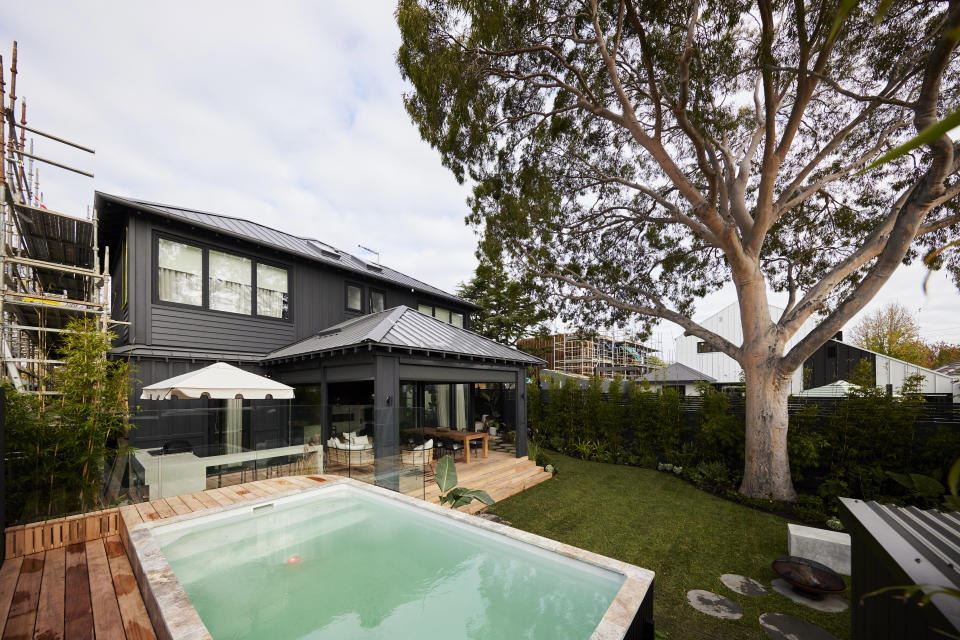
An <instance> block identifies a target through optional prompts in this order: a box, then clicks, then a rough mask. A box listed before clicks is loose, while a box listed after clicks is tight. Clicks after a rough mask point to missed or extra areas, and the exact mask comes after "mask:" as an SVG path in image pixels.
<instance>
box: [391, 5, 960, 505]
mask: <svg viewBox="0 0 960 640" xmlns="http://www.w3.org/2000/svg"><path fill="white" fill-rule="evenodd" d="M839 4H840V3H838V2H835V1H830V0H826V1H823V2H818V3H813V4H807V3H802V2H796V1H793V2H789V1H786V0H758V1H757V2H746V1H731V0H720V1H716V2H710V3H700V2H698V1H697V0H685V1H683V2H679V1H663V2H645V3H640V2H637V1H636V0H605V1H600V0H542V1H529V0H500V1H498V2H490V3H479V2H473V1H472V0H469V1H468V0H400V3H399V6H398V9H397V21H398V24H399V26H400V30H401V35H402V44H401V47H400V50H399V52H398V58H397V59H398V64H399V66H400V69H401V72H402V73H403V75H404V76H405V78H406V79H408V80H409V82H410V83H411V85H412V87H413V90H412V91H411V92H410V93H409V94H408V95H407V96H406V106H407V110H408V112H409V113H410V115H411V117H412V119H413V120H414V122H415V123H416V124H417V126H418V127H419V130H420V133H421V136H422V137H423V138H424V139H425V140H427V141H428V142H429V143H430V144H432V145H433V146H434V147H435V148H437V149H438V150H439V152H440V154H441V157H442V161H443V163H444V164H445V165H446V166H447V167H449V168H450V169H451V171H452V172H453V173H454V174H455V175H456V176H457V178H459V179H461V180H468V179H469V180H470V181H471V182H472V183H473V185H474V188H473V196H472V198H471V201H470V204H471V207H472V214H471V217H470V220H471V222H472V223H473V224H475V225H476V227H477V228H478V229H479V230H480V233H481V236H482V242H496V243H498V244H499V245H501V246H502V247H503V249H504V251H505V254H506V255H507V256H508V259H509V261H510V263H511V264H512V265H513V266H514V267H515V268H517V269H518V270H519V271H521V272H524V273H531V274H533V275H534V276H535V277H536V278H537V279H538V282H540V283H541V284H542V285H543V286H544V287H545V288H546V290H547V291H548V292H549V293H550V294H551V295H552V296H553V297H554V299H555V300H557V301H560V302H562V303H563V305H564V306H563V309H564V313H565V314H568V315H569V316H570V317H582V316H583V315H585V314H589V315H591V316H592V317H594V318H596V319H598V320H599V319H602V320H604V321H605V322H607V323H618V322H621V321H624V320H626V319H627V318H633V317H635V316H637V315H640V316H642V317H644V318H646V319H648V321H650V322H652V321H654V320H655V319H665V320H668V321H671V322H674V323H676V324H678V325H679V326H681V327H682V328H683V329H684V330H685V331H686V333H688V334H692V335H696V336H698V337H700V338H701V339H702V340H704V341H706V342H708V343H709V344H711V345H712V346H713V347H714V348H715V349H716V350H718V351H721V352H723V353H725V354H727V355H728V356H730V357H732V358H734V359H735V360H737V361H738V362H739V363H740V365H741V366H742V367H743V368H744V371H745V377H746V386H747V413H748V420H747V423H748V427H747V429H748V433H747V438H746V447H747V452H746V469H745V474H744V486H743V487H742V488H743V490H744V491H746V492H748V493H750V494H751V495H757V496H761V495H762V496H773V497H780V498H784V499H790V498H791V497H792V496H793V491H792V487H790V486H789V473H788V469H787V468H785V467H787V461H786V438H785V437H784V434H785V431H786V395H787V393H788V384H789V378H790V376H791V375H792V373H793V372H794V371H796V370H797V369H798V368H799V367H801V365H802V364H803V362H804V361H805V360H806V358H807V357H809V356H810V355H811V354H812V353H813V351H815V350H816V348H817V347H819V346H820V345H821V344H823V343H824V342H825V341H826V340H827V339H829V338H830V337H831V336H832V335H833V334H834V333H836V332H837V331H838V330H839V329H840V328H841V327H842V326H843V325H844V324H845V323H846V322H847V320H849V319H850V318H852V317H853V316H854V315H855V314H856V313H857V312H859V311H860V310H861V309H862V308H863V307H864V306H865V305H866V304H867V302H869V300H870V299H871V298H872V297H873V296H874V295H875V294H876V292H877V291H878V290H879V289H880V287H882V286H883V284H884V283H885V282H886V281H887V280H888V279H889V277H890V275H891V274H892V273H893V271H894V270H895V269H896V268H897V266H898V265H900V264H901V263H903V262H910V261H913V260H915V259H917V258H918V257H920V256H922V255H925V254H927V253H929V252H930V251H931V250H932V249H934V248H942V247H943V246H944V245H946V244H948V243H950V242H951V241H953V240H955V239H956V238H958V237H960V208H958V203H957V195H958V194H960V180H958V171H960V148H958V143H956V142H954V141H952V140H951V139H950V138H949V137H947V136H945V135H942V136H940V137H935V138H934V139H932V140H929V141H927V143H926V144H924V145H922V146H920V147H918V148H916V149H914V150H913V151H911V152H910V153H907V154H905V155H903V156H900V157H899V158H896V159H894V160H893V161H891V162H888V163H886V164H883V165H881V166H879V167H878V168H873V169H871V170H870V171H864V169H865V168H866V167H868V166H869V165H870V164H871V162H872V161H874V160H876V159H877V158H879V157H880V156H881V155H883V153H884V152H885V151H886V150H888V149H890V148H891V147H894V146H896V145H898V144H899V143H901V142H904V141H905V140H907V139H908V138H910V137H911V136H913V135H914V134H915V133H916V132H918V131H921V130H923V129H925V128H926V127H928V126H929V125H931V124H933V123H935V122H936V121H937V119H938V116H939V115H940V114H941V113H944V112H945V111H947V110H955V109H956V108H957V105H958V91H960V60H958V56H957V39H958V37H960V2H958V1H957V0H953V1H952V2H916V1H903V2H894V3H890V2H887V1H886V0H874V1H870V2H860V3H854V6H853V8H852V10H850V11H849V12H847V13H845V14H842V15H841V13H842V12H839V11H838V6H839ZM842 4H843V6H844V7H845V8H849V7H850V4H851V3H849V2H844V3H842ZM838 16H839V19H838ZM878 16H879V17H880V19H879V20H875V18H876V17H878ZM931 265H932V266H933V267H934V268H938V269H947V270H949V271H950V273H951V274H952V275H953V277H954V279H955V280H957V281H958V283H960V248H958V247H957V246H953V247H950V248H949V249H947V250H945V251H942V252H940V253H938V254H937V256H936V259H935V260H934V261H933V262H932V263H931ZM727 283H732V284H733V286H734V287H735V289H736V292H737V296H738V300H739V303H740V310H741V318H742V328H743V342H742V343H741V344H734V343H732V342H731V341H730V340H728V339H727V338H725V337H723V336H720V335H717V334H716V333H714V332H712V331H709V330H707V329H706V328H704V327H702V326H700V325H699V324H697V323H696V322H694V321H693V320H692V317H691V316H692V314H693V312H694V310H695V304H696V301H697V300H698V299H699V298H701V297H702V296H704V295H705V294H707V293H709V292H711V291H716V290H718V289H720V288H721V287H723V286H724V285H725V284H727ZM769 290H772V291H774V292H781V293H783V294H784V295H785V296H786V297H787V304H786V305H785V306H786V308H785V311H784V312H783V314H782V315H780V316H779V317H773V316H772V313H771V310H770V307H769V304H768V295H769V294H768V292H769ZM813 316H817V317H818V319H819V324H818V326H817V327H816V328H815V329H814V330H813V331H812V332H810V333H809V334H807V335H806V336H804V337H802V338H800V339H799V340H796V341H795V342H794V343H791V346H790V348H789V349H788V348H787V346H786V345H787V342H788V341H789V340H790V339H791V338H792V337H793V336H794V335H795V334H796V333H797V331H798V330H799V329H800V327H801V326H802V325H803V323H804V322H805V321H806V320H808V319H809V318H811V317H813Z"/></svg>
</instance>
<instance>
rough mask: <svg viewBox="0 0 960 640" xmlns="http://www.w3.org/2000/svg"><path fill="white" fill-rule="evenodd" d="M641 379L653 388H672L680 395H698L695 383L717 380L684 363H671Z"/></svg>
mask: <svg viewBox="0 0 960 640" xmlns="http://www.w3.org/2000/svg"><path fill="white" fill-rule="evenodd" d="M641 379H642V380H644V381H646V382H648V383H649V384H650V387H651V388H653V389H674V390H675V391H677V392H678V393H679V394H680V395H681V396H696V395H700V392H699V390H698V389H697V385H698V384H701V383H704V382H706V383H708V384H715V383H716V382H717V380H716V379H715V378H712V377H710V376H708V375H707V374H705V373H701V372H699V371H696V370H694V369H691V368H690V367H688V366H687V365H685V364H680V363H679V362H674V363H673V364H671V365H669V366H667V367H664V368H663V369H658V370H657V371H653V372H651V373H647V374H645V375H644V376H643V377H642V378H641Z"/></svg>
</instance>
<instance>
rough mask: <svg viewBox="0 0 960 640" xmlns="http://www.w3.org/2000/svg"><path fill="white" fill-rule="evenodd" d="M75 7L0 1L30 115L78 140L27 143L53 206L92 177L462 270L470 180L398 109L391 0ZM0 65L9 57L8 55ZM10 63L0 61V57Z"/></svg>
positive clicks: (450, 282)
mask: <svg viewBox="0 0 960 640" xmlns="http://www.w3.org/2000/svg"><path fill="white" fill-rule="evenodd" d="M357 7H358V5H356V4H355V3H346V2H342V3H332V2H331V3H322V4H321V3H307V2H304V3H279V4H277V5H271V6H269V7H267V6H265V5H261V4H252V3H250V4H244V3H230V2H204V3H186V2H172V3H166V4H165V5H164V6H163V10H162V11H161V10H159V9H158V8H157V5H145V4H138V3H126V2H119V1H118V2H88V3H77V4H75V5H72V6H70V5H63V4H60V3H55V2H51V1H45V0H40V1H36V2H31V3H21V4H20V5H19V6H15V7H8V8H6V9H5V11H4V14H5V15H4V21H3V24H2V25H0V43H2V45H3V46H2V47H0V51H4V53H6V51H7V50H8V47H9V43H10V42H11V41H12V40H18V41H19V54H20V55H19V58H20V65H19V66H20V71H21V75H20V77H19V85H20V86H19V91H18V93H19V94H20V95H24V96H26V97H27V101H28V121H29V122H30V123H31V124H35V125H36V126H37V127H38V128H41V129H43V130H45V131H50V132H52V133H56V134H58V135H61V136H63V137H66V138H69V139H73V140H76V141H77V142H81V143H83V144H89V145H91V146H94V147H95V148H96V149H97V154H96V156H95V157H93V158H91V157H89V156H87V155H86V154H83V153H82V152H77V151H73V150H69V149H66V148H64V147H63V146H62V145H56V144H51V143H49V142H48V141H45V140H42V139H39V138H38V139H37V145H38V146H37V153H38V155H43V156H49V157H53V158H57V159H60V160H62V161H64V162H66V163H68V164H73V165H75V166H79V167H82V168H86V169H92V170H93V171H94V172H95V173H96V179H95V180H93V181H91V180H88V179H84V178H79V177H74V176H73V175H70V174H65V173H64V172H61V171H59V170H56V169H52V168H48V167H44V166H42V165H41V168H40V176H41V190H42V191H43V192H44V196H45V202H46V204H47V205H48V206H50V207H51V208H54V209H57V210H62V211H65V212H68V213H74V214H77V213H81V212H83V211H85V209H86V207H87V206H88V205H89V204H90V203H91V201H92V194H93V190H94V189H100V190H103V191H107V192H115V193H118V194H122V195H129V196H133V197H138V198H143V199H146V200H153V201H157V202H164V203H169V204H176V205H182V206H188V207H193V208H197V209H202V210H208V211H213V212H217V213H225V214H229V215H236V216H240V217H244V218H249V219H251V220H255V221H257V222H261V223H263V224H268V225H270V226H274V227H277V228H280V229H282V230H285V231H290V232H293V233H297V234H300V235H309V236H314V237H317V238H320V239H322V240H324V241H326V242H328V243H330V244H333V245H335V246H337V247H340V248H342V249H344V250H346V251H354V252H355V251H357V248H356V247H357V244H363V245H365V246H368V247H372V248H375V249H379V250H380V251H381V254H382V260H383V261H384V263H385V264H389V265H390V266H392V267H394V268H396V269H399V270H401V271H404V272H406V273H409V274H410V275H412V276H414V277H416V278H418V279H421V280H423V281H425V282H429V283H431V284H434V285H436V286H439V287H441V288H444V289H447V290H452V289H453V288H454V287H455V285H456V284H457V283H458V282H460V281H463V280H466V279H468V278H469V277H470V276H471V275H472V271H473V267H474V265H475V259H474V256H473V250H474V247H475V244H476V239H475V237H474V235H473V232H472V231H471V230H470V229H469V228H467V227H466V226H465V225H464V223H463V219H464V216H465V215H466V213H467V205H466V204H465V199H466V197H467V195H468V190H467V188H466V187H464V186H461V185H459V184H457V182H456V180H454V178H453V177H452V175H451V174H450V172H449V171H447V170H446V169H444V168H443V167H442V166H441V165H440V159H439V155H438V154H437V153H436V152H434V151H433V150H432V149H430V148H429V147H428V146H427V145H426V144H425V143H424V142H423V141H421V140H420V137H419V135H418V133H417V131H416V129H415V127H414V126H413V125H412V123H411V122H410V120H409V118H408V116H407V114H406V112H405V111H404V108H403V102H402V93H403V92H404V90H405V86H404V84H403V82H402V80H401V79H400V75H399V72H398V71H397V68H396V64H395V62H394V57H395V55H396V50H397V47H398V46H399V33H398V31H397V29H396V26H395V24H394V20H393V11H394V7H395V5H394V4H393V3H392V2H374V3H364V5H363V9H362V10H361V9H358V8H357ZM4 58H5V62H6V60H7V59H8V58H9V55H8V54H7V55H5V56H4ZM5 66H7V67H9V62H6V65H5Z"/></svg>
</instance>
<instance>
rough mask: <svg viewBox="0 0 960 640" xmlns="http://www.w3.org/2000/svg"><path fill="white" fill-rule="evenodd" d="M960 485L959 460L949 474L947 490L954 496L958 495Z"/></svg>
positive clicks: (958, 459) (959, 459)
mask: <svg viewBox="0 0 960 640" xmlns="http://www.w3.org/2000/svg"><path fill="white" fill-rule="evenodd" d="M958 483H960V458H957V460H956V462H954V463H953V466H952V467H950V471H948V472H947V488H949V489H950V493H951V494H953V495H954V496H955V495H957V484H958Z"/></svg>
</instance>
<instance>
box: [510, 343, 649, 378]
mask: <svg viewBox="0 0 960 640" xmlns="http://www.w3.org/2000/svg"><path fill="white" fill-rule="evenodd" d="M518 346H519V347H520V348H521V349H523V350H524V351H528V352H529V353H532V354H534V355H536V356H539V357H541V358H543V359H544V360H546V361H547V368H548V369H552V370H554V371H560V372H562V373H566V374H570V375H575V376H586V377H589V376H600V377H601V378H612V377H614V376H615V375H617V374H620V375H621V376H622V377H624V378H627V379H631V378H633V379H636V378H639V377H640V376H642V375H644V374H646V373H649V372H651V371H653V370H654V368H655V367H654V366H653V365H651V364H649V363H648V361H647V355H648V354H650V353H652V352H653V351H654V349H651V348H650V347H648V346H646V345H644V344H642V343H640V342H637V341H635V340H631V339H628V338H623V337H618V336H615V335H609V334H606V335H605V334H580V333H559V334H556V335H552V336H538V337H534V338H526V339H524V340H521V341H520V342H519V343H518Z"/></svg>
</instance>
